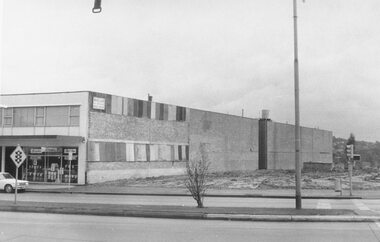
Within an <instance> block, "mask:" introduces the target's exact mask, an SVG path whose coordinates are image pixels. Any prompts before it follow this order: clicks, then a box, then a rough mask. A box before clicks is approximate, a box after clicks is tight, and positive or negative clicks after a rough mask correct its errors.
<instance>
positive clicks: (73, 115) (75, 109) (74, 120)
mask: <svg viewBox="0 0 380 242" xmlns="http://www.w3.org/2000/svg"><path fill="white" fill-rule="evenodd" d="M78 125H79V106H70V126H78Z"/></svg>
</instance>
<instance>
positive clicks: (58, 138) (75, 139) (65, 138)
mask: <svg viewBox="0 0 380 242" xmlns="http://www.w3.org/2000/svg"><path fill="white" fill-rule="evenodd" d="M16 140H17V141H21V140H24V141H33V140H44V141H46V142H49V141H52V142H70V143H81V142H84V141H85V138H84V137H82V136H69V135H0V141H16Z"/></svg>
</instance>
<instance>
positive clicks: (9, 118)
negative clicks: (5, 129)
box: [4, 108, 13, 126]
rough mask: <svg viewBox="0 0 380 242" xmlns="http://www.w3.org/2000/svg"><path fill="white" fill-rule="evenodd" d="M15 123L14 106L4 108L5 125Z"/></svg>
mask: <svg viewBox="0 0 380 242" xmlns="http://www.w3.org/2000/svg"><path fill="white" fill-rule="evenodd" d="M12 124H13V108H5V109H4V125H5V126H12Z"/></svg>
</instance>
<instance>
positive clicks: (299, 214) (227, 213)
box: [0, 201, 380, 222]
mask: <svg viewBox="0 0 380 242" xmlns="http://www.w3.org/2000/svg"><path fill="white" fill-rule="evenodd" d="M0 211H8V212H32V213H58V214H76V215H98V216H126V217H150V218H170V219H210V220H234V221H267V222H279V221H280V222H378V221H380V216H371V215H360V214H358V213H357V212H356V211H353V210H347V209H301V210H297V209H292V208H241V207H240V208H237V207H228V208H226V207H206V208H196V207H190V206H158V205H157V206H154V205H118V204H117V205H115V204H93V203H92V204H86V203H49V202H17V203H16V204H15V203H14V202H13V201H0Z"/></svg>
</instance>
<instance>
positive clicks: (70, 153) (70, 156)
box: [68, 152, 73, 160]
mask: <svg viewBox="0 0 380 242" xmlns="http://www.w3.org/2000/svg"><path fill="white" fill-rule="evenodd" d="M68 160H73V152H69V157H68Z"/></svg>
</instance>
